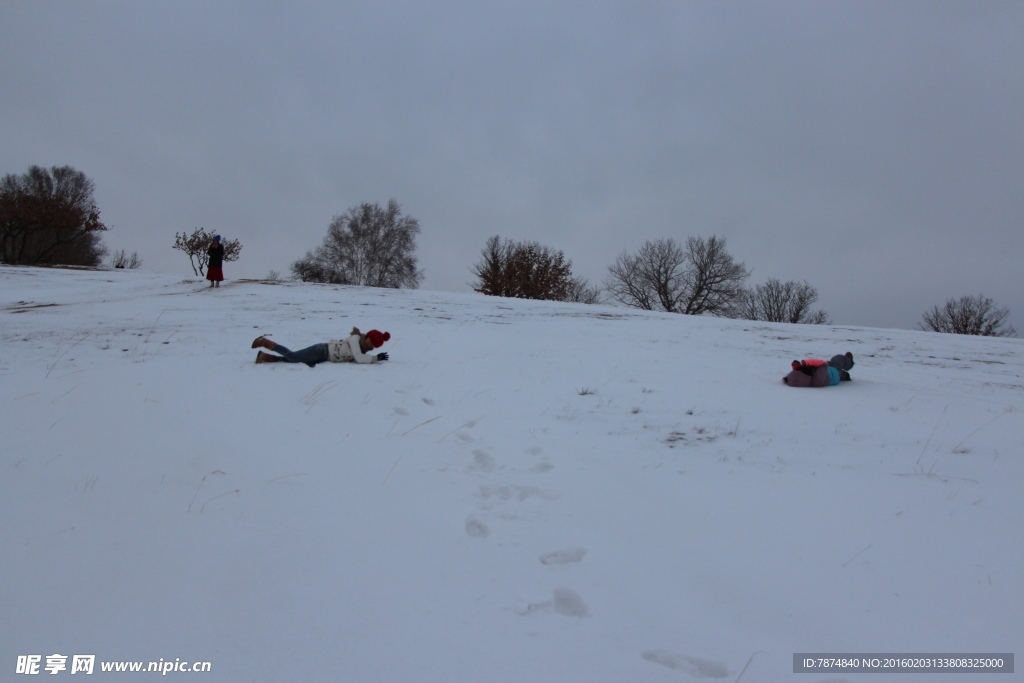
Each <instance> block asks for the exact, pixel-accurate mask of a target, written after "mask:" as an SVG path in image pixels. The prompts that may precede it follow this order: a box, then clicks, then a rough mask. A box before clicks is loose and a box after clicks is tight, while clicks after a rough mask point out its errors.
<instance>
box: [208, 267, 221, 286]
mask: <svg viewBox="0 0 1024 683" xmlns="http://www.w3.org/2000/svg"><path fill="white" fill-rule="evenodd" d="M206 279H207V280H210V281H211V282H222V281H223V280H224V271H223V270H222V269H221V267H220V266H210V267H209V268H207V269H206Z"/></svg>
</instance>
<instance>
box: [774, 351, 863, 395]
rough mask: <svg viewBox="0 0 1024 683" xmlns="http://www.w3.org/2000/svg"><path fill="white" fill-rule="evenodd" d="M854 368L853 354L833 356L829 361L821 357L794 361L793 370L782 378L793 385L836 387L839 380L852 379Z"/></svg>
mask: <svg viewBox="0 0 1024 683" xmlns="http://www.w3.org/2000/svg"><path fill="white" fill-rule="evenodd" d="M852 369H853V354H852V353H850V352H849V351H847V352H846V353H845V354H837V355H835V356H832V358H831V360H829V361H828V362H827V363H826V362H825V361H823V360H821V359H819V358H808V359H806V360H802V361H799V360H795V361H793V371H792V372H790V373H789V374H788V375H786V376H785V377H783V378H782V381H783V382H785V383H786V384H788V385H789V386H791V387H834V386H835V385H837V384H839V382H849V381H850V372H849V371H850V370H852Z"/></svg>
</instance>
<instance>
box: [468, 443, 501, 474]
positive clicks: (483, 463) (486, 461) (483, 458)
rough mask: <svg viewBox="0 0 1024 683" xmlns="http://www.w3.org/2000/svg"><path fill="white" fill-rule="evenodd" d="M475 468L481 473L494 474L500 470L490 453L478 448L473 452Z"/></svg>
mask: <svg viewBox="0 0 1024 683" xmlns="http://www.w3.org/2000/svg"><path fill="white" fill-rule="evenodd" d="M473 468H474V469H478V470H480V471H481V472H493V471H494V470H496V469H498V463H496V462H495V461H494V458H492V457H491V454H490V453H488V452H487V451H485V450H482V449H480V448H477V449H476V450H474V451H473Z"/></svg>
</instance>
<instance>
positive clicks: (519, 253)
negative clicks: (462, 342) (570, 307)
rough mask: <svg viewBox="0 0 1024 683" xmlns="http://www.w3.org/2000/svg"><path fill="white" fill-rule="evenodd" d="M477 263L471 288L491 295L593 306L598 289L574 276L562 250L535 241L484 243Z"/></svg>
mask: <svg viewBox="0 0 1024 683" xmlns="http://www.w3.org/2000/svg"><path fill="white" fill-rule="evenodd" d="M480 257H481V258H480V261H479V262H478V263H477V264H476V265H475V266H473V267H472V268H471V269H470V271H471V272H472V273H473V274H474V275H476V277H477V281H476V282H475V283H473V285H472V286H473V289H474V290H475V291H477V292H480V293H482V294H488V295H491V296H507V297H513V298H517V299H545V300H548V301H576V302H579V303H594V302H596V300H597V299H598V298H599V296H600V290H597V289H596V288H593V287H591V286H590V283H588V282H587V281H586V280H585V279H583V278H576V277H573V274H572V261H570V260H568V259H566V258H565V254H563V253H562V252H561V251H558V250H555V249H551V248H549V247H546V246H543V245H541V244H539V243H537V242H515V241H512V240H504V241H502V239H501V237H499V236H498V235H495V236H493V237H491V238H489V239H488V240H487V244H486V245H485V246H484V248H483V250H482V251H481V253H480Z"/></svg>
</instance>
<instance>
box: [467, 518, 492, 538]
mask: <svg viewBox="0 0 1024 683" xmlns="http://www.w3.org/2000/svg"><path fill="white" fill-rule="evenodd" d="M466 535H468V536H472V537H473V538H487V537H488V536H490V535H491V530H490V529H488V528H487V525H486V524H484V523H483V522H481V521H480V520H479V519H477V518H476V517H467V518H466Z"/></svg>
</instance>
